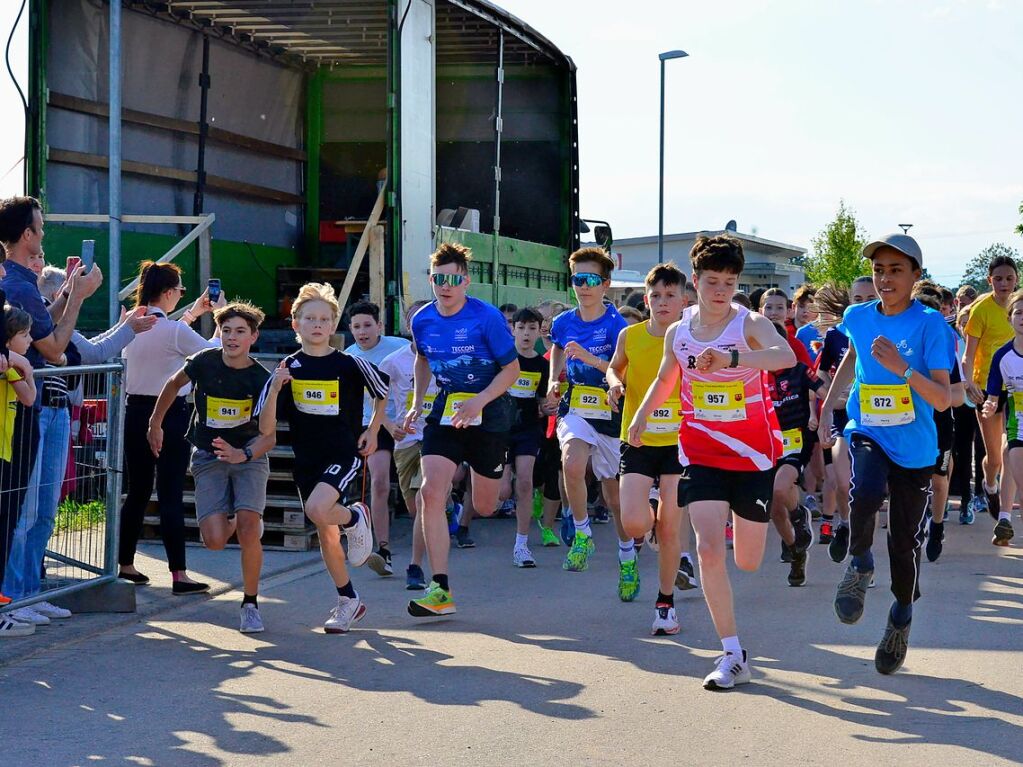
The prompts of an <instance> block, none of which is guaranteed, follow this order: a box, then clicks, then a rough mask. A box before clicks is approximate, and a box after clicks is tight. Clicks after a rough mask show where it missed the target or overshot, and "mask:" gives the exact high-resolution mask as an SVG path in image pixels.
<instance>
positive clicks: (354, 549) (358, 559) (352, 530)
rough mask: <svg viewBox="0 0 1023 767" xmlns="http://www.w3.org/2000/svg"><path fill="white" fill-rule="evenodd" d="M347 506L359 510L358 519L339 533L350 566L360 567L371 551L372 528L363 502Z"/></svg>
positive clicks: (367, 510)
mask: <svg viewBox="0 0 1023 767" xmlns="http://www.w3.org/2000/svg"><path fill="white" fill-rule="evenodd" d="M349 508H350V509H351V510H352V511H357V512H359V521H358V522H356V523H355V524H354V525H352V526H351V527H342V528H341V534H342V535H344V536H345V538H347V539H348V561H349V563H351V565H352V567H362V566H363V565H364V564H366V560H367V559H369V555H370V554H372V553H373V529H372V528H371V527H370V516H369V509H367V508H366V504H364V503H353V504H352V505H351V506H350V507H349ZM347 630H348V629H345V631H347ZM331 633H337V632H331Z"/></svg>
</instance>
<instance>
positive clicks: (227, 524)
mask: <svg viewBox="0 0 1023 767" xmlns="http://www.w3.org/2000/svg"><path fill="white" fill-rule="evenodd" d="M238 521H239V520H238V518H237V516H235V517H232V518H230V519H229V518H228V516H227V514H210V515H209V516H208V517H203V519H202V520H200V522H199V533H200V534H201V535H202V542H203V545H204V546H205V547H206V548H207V549H209V550H210V551H223V550H224V547H225V546H227V542H228V541H229V540H231V536H232V535H234V534H235V532H236V530H237V529H238V527H239V525H238ZM238 542H239V543H241V538H240V536H239V541H238Z"/></svg>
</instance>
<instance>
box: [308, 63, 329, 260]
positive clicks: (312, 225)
mask: <svg viewBox="0 0 1023 767" xmlns="http://www.w3.org/2000/svg"><path fill="white" fill-rule="evenodd" d="M323 78H324V71H323V70H322V69H318V70H316V72H314V73H313V74H312V75H311V76H310V77H309V78H308V80H307V81H306V104H305V131H306V133H305V135H306V140H305V151H306V163H305V254H304V258H303V263H305V264H315V263H316V261H317V258H318V257H319V254H320V147H321V145H322V144H323Z"/></svg>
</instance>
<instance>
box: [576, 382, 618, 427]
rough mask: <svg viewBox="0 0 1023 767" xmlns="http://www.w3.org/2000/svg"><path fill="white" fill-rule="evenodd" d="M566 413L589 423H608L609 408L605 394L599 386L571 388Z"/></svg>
mask: <svg viewBox="0 0 1023 767" xmlns="http://www.w3.org/2000/svg"><path fill="white" fill-rule="evenodd" d="M568 412H570V413H572V414H573V415H577V416H579V417H580V418H587V419H589V420H591V421H610V420H611V406H610V405H609V404H607V392H605V391H604V390H603V389H601V388H600V387H599V386H573V387H572V399H571V400H570V401H569V405H568Z"/></svg>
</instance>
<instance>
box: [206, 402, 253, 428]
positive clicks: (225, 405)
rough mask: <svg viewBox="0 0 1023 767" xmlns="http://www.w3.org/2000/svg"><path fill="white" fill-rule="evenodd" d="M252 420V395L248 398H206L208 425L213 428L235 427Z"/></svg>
mask: <svg viewBox="0 0 1023 767" xmlns="http://www.w3.org/2000/svg"><path fill="white" fill-rule="evenodd" d="M250 420H252V397H249V398H248V399H222V398H220V397H207V398H206V425H207V426H209V427H210V428H211V429H233V428H234V427H235V426H244V425H245V424H247V423H248V422H249V421H250Z"/></svg>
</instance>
